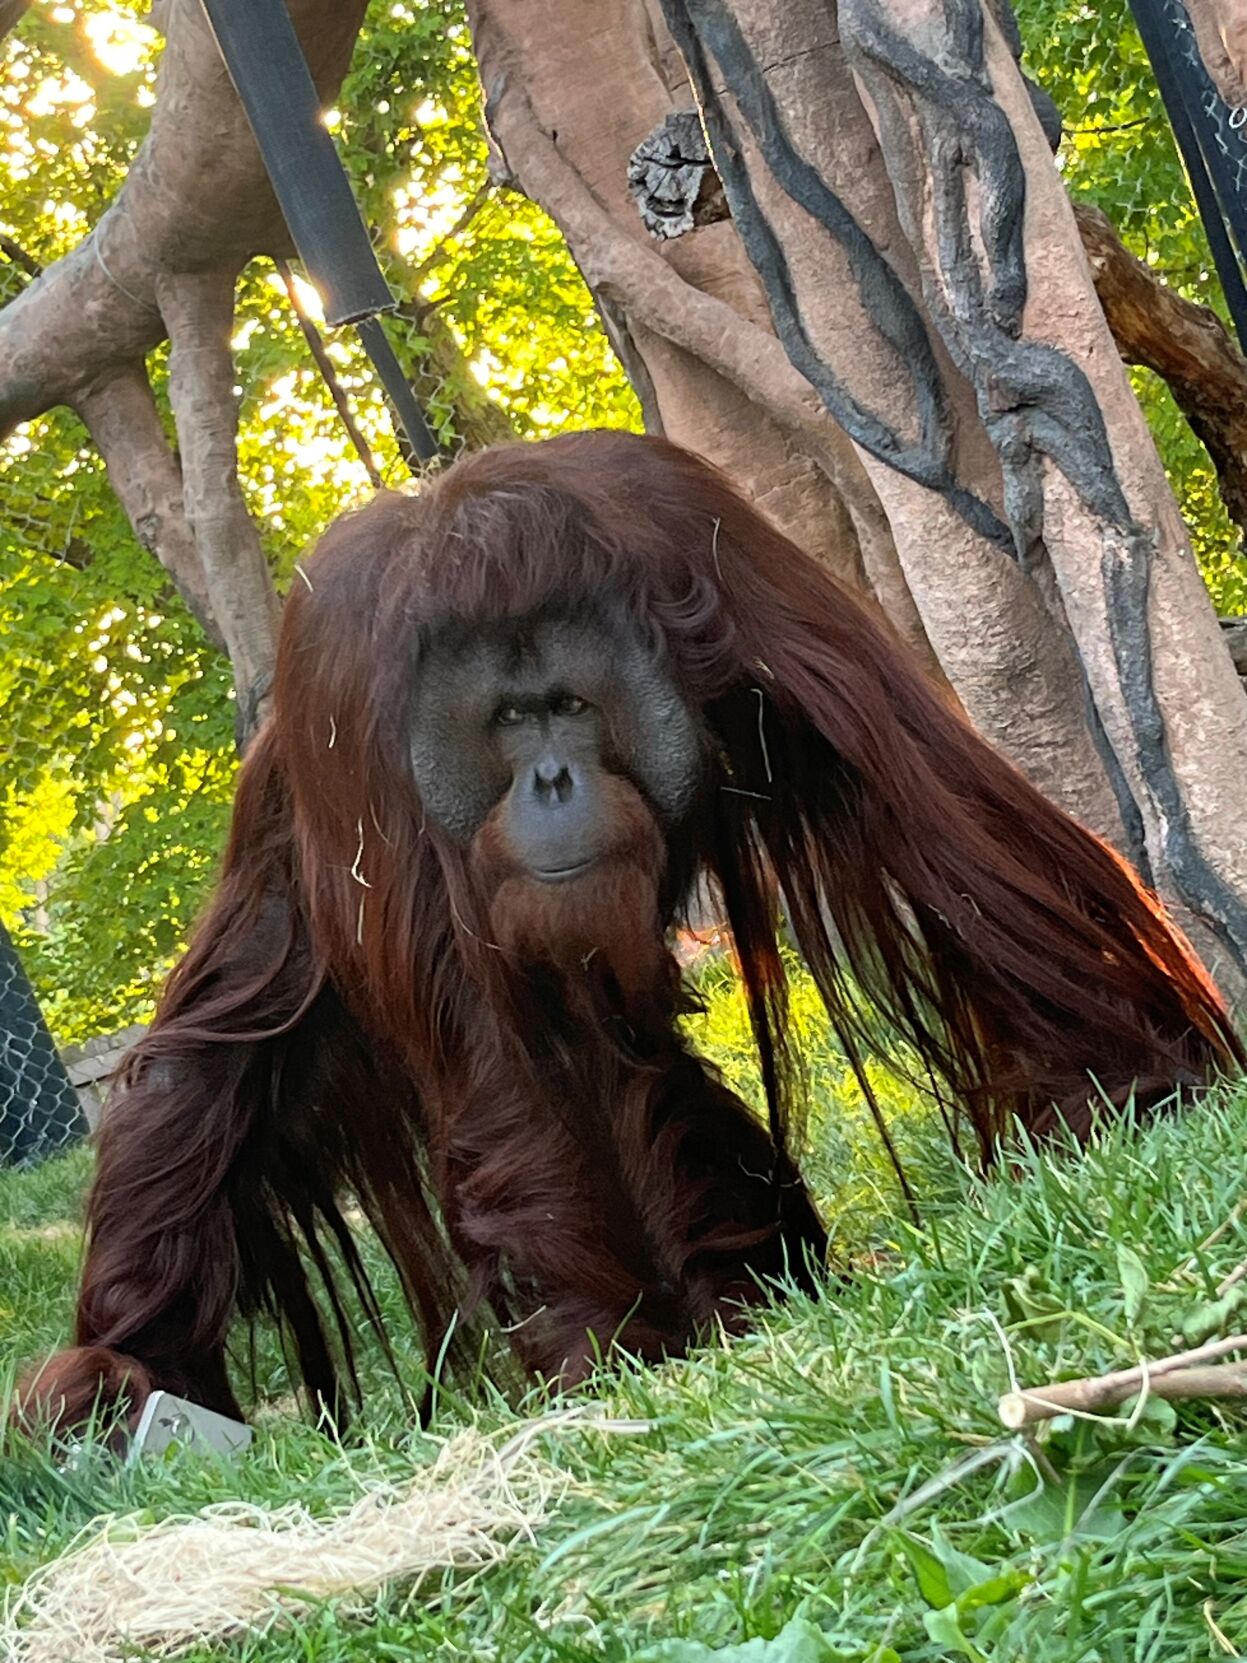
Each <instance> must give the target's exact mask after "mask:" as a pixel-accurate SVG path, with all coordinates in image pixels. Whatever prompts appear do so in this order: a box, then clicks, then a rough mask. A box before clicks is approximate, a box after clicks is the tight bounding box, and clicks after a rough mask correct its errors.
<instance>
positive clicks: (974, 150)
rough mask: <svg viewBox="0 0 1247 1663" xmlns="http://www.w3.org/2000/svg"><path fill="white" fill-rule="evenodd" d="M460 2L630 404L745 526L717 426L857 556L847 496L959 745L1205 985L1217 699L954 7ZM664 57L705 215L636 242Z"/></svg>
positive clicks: (1220, 806) (1084, 334) (1226, 798)
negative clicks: (1184, 927) (774, 438)
mask: <svg viewBox="0 0 1247 1663" xmlns="http://www.w3.org/2000/svg"><path fill="white" fill-rule="evenodd" d="M468 9H469V13H470V16H471V21H472V24H473V30H474V36H475V40H476V45H477V50H478V56H479V60H480V66H481V76H482V81H483V83H484V87H485V94H486V111H487V119H488V121H489V124H490V127H491V130H492V133H493V136H494V139H495V142H496V143H497V145H498V147H499V149H500V151H501V153H502V156H503V158H504V163H505V169H506V172H507V174H508V176H509V177H510V178H511V179H513V180H514V181H515V182H516V183H517V184H518V185H519V186H520V188H522V189H523V190H525V191H526V192H527V193H528V194H529V195H531V196H533V197H535V198H536V199H537V200H538V201H539V202H540V203H541V204H542V205H543V206H544V207H545V208H546V209H547V210H548V211H549V212H550V213H551V214H552V215H553V217H554V218H555V219H556V220H557V221H558V223H559V224H560V226H561V228H562V230H563V231H564V234H565V235H566V236H567V239H568V242H569V244H570V246H571V249H572V252H573V254H574V255H575V256H576V258H577V260H578V261H579V262H580V264H581V266H582V269H583V270H584V271H585V274H586V276H587V278H588V279H589V281H590V283H591V285H592V286H593V287H594V289H595V292H596V293H597V294H598V297H599V300H600V301H601V302H602V304H603V308H604V310H605V311H606V313H607V316H608V318H610V319H611V321H612V325H613V327H614V329H615V331H616V332H617V334H619V335H620V337H621V338H622V339H623V340H624V341H625V353H626V355H627V354H630V355H631V359H632V360H633V361H634V362H637V363H638V366H639V369H640V371H641V372H642V374H641V375H638V376H637V377H636V378H637V379H642V376H643V379H644V381H645V382H647V383H648V392H649V398H648V403H649V407H650V408H651V409H652V410H654V411H655V412H656V416H655V418H654V419H656V420H658V421H661V424H662V426H663V427H664V429H665V430H666V431H668V432H669V433H671V434H672V436H673V437H677V438H681V439H684V440H686V441H687V442H690V443H692V444H694V445H695V446H696V447H697V448H699V449H701V450H702V451H703V452H706V453H708V454H710V455H712V456H716V457H721V459H722V460H724V462H725V463H726V465H727V466H729V467H730V468H731V469H732V471H734V472H735V473H736V474H737V475H738V476H739V477H743V478H744V479H745V480H746V482H749V483H753V484H754V486H755V493H756V494H758V495H759V496H762V497H763V498H764V499H765V497H766V496H767V495H768V494H769V497H770V505H771V507H772V511H773V512H774V511H775V508H776V506H777V505H778V504H779V503H784V504H785V505H787V504H788V503H790V502H791V501H792V497H791V495H789V493H790V491H791V485H790V483H789V482H788V481H786V480H784V479H783V477H782V475H778V476H777V474H776V472H775V462H774V458H773V457H772V456H771V455H770V454H768V453H766V452H765V451H762V450H759V449H758V448H752V447H751V448H749V449H748V451H747V454H745V455H744V456H743V458H742V456H741V444H740V438H739V430H740V425H741V424H742V417H743V416H744V415H745V414H746V413H747V412H748V413H752V414H753V416H754V421H755V423H756V420H757V412H759V411H760V412H763V413H764V415H765V418H766V421H767V424H768V425H767V431H776V430H778V432H779V433H780V434H781V435H782V436H783V440H784V443H785V445H786V447H787V448H788V452H789V454H791V453H792V448H793V447H794V446H799V447H800V451H801V454H802V455H803V457H804V458H805V459H808V462H812V463H813V464H814V467H815V468H816V469H818V470H819V471H820V472H822V474H823V475H824V476H825V477H826V478H827V479H830V480H832V481H833V483H834V484H835V485H836V487H837V488H838V489H839V490H840V493H841V496H842V499H843V500H844V501H845V503H846V504H848V505H849V507H850V513H851V514H852V515H853V519H854V528H855V530H856V531H857V534H858V546H859V549H860V550H861V551H862V552H861V565H862V566H863V567H865V568H866V569H867V570H868V571H869V569H870V563H869V562H868V561H867V559H866V558H865V547H866V544H865V541H864V539H863V527H864V525H865V524H866V523H867V521H866V516H865V515H864V513H863V511H862V505H863V504H865V503H869V505H870V508H871V510H872V512H873V514H874V516H875V520H874V523H873V524H872V525H871V528H870V538H871V546H872V549H873V550H874V551H876V555H875V558H876V560H878V559H879V555H878V551H880V550H886V562H887V570H888V572H889V574H890V585H891V586H890V588H889V589H885V586H884V585H883V584H881V583H879V582H878V581H876V584H875V587H876V592H877V593H879V594H880V595H881V596H884V597H885V604H892V603H893V601H894V598H895V597H896V596H897V595H899V596H900V597H901V604H902V605H903V606H904V607H906V608H907V609H913V610H916V613H917V619H918V623H919V624H920V626H921V630H922V633H923V635H924V636H925V638H926V640H927V641H928V642H929V644H930V647H931V648H932V649H933V650H934V652H935V654H936V656H937V657H938V660H939V663H940V666H941V668H942V670H943V671H944V673H945V674H946V676H947V678H948V680H949V682H950V683H951V685H952V687H953V689H954V691H955V692H956V693H957V695H958V696H959V697H960V698H961V700H962V702H963V704H964V705H965V707H966V709H967V710H968V712H969V713H970V715H971V716H972V717H973V719H974V720H975V721H976V723H977V724H978V725H979V727H980V728H981V729H982V730H983V731H984V732H985V733H986V735H987V736H988V737H989V738H990V739H991V740H993V741H994V742H995V743H997V744H998V745H1000V746H1001V747H1002V748H1003V749H1005V750H1006V751H1007V752H1008V753H1009V754H1010V755H1011V756H1012V757H1013V758H1014V759H1015V760H1016V761H1017V762H1018V763H1019V765H1020V766H1021V767H1023V768H1024V769H1025V770H1026V771H1027V772H1028V773H1029V774H1030V775H1031V777H1032V778H1033V779H1035V781H1036V783H1038V784H1039V785H1040V786H1041V787H1042V788H1043V789H1044V790H1046V791H1047V792H1048V793H1049V794H1050V795H1052V796H1054V797H1055V798H1057V799H1058V800H1059V801H1062V802H1064V803H1065V804H1066V806H1068V807H1070V808H1071V809H1072V810H1073V811H1074V812H1075V813H1076V814H1078V815H1079V816H1080V817H1081V818H1082V819H1083V820H1084V821H1085V822H1086V823H1089V824H1090V825H1092V826H1093V827H1094V828H1095V829H1097V830H1099V831H1101V832H1103V833H1104V834H1106V835H1108V836H1110V837H1111V838H1112V839H1113V840H1114V841H1115V842H1116V843H1117V844H1118V846H1119V847H1121V848H1122V849H1123V850H1124V851H1125V852H1126V853H1127V854H1128V855H1129V856H1130V857H1131V858H1132V859H1133V860H1134V861H1135V862H1136V864H1137V865H1138V866H1139V867H1140V869H1141V870H1142V871H1143V873H1144V875H1145V876H1146V877H1148V878H1149V879H1151V880H1152V881H1154V882H1155V883H1156V884H1157V885H1158V886H1159V887H1160V888H1161V890H1162V892H1163V893H1164V894H1165V895H1166V897H1167V898H1168V899H1169V900H1170V901H1171V902H1172V903H1174V904H1175V905H1176V906H1177V907H1178V908H1179V909H1180V911H1181V914H1182V916H1183V918H1184V921H1185V922H1187V923H1188V925H1189V926H1190V927H1191V928H1192V929H1193V931H1194V932H1195V933H1196V934H1197V936H1198V938H1199V941H1200V944H1201V946H1202V947H1203V948H1204V949H1205V951H1206V952H1207V953H1208V955H1209V956H1210V958H1212V960H1213V961H1214V968H1216V969H1217V970H1218V971H1219V973H1221V975H1222V978H1223V980H1224V982H1225V983H1226V984H1227V985H1229V986H1232V987H1235V988H1237V986H1238V985H1239V978H1240V977H1241V976H1242V974H1243V972H1244V969H1245V968H1247V700H1244V698H1243V694H1242V690H1241V688H1240V685H1239V683H1238V680H1237V677H1236V676H1235V674H1234V669H1233V666H1232V664H1231V662H1230V659H1229V655H1228V653H1227V651H1226V647H1225V644H1224V642H1223V640H1222V638H1221V634H1220V632H1219V630H1218V628H1217V623H1216V619H1215V617H1214V616H1213V612H1212V608H1211V606H1210V604H1209V601H1208V598H1207V595H1206V593H1205V591H1204V589H1203V585H1202V582H1201V580H1200V578H1199V574H1198V571H1197V570H1196V567H1195V565H1194V562H1193V560H1192V558H1191V555H1190V550H1189V546H1188V543H1187V539H1186V535H1185V531H1184V528H1183V527H1182V524H1181V521H1180V518H1179V516H1178V514H1177V510H1176V507H1175V505H1174V502H1173V499H1172V496H1171V495H1170V493H1169V490H1168V487H1167V485H1166V483H1165V480H1164V476H1163V473H1162V471H1161V468H1160V463H1159V461H1158V459H1157V456H1156V452H1155V448H1154V446H1153V445H1152V442H1151V439H1150V436H1149V435H1148V433H1147V431H1146V428H1145V426H1144V424H1143V420H1142V416H1141V415H1140V413H1139V410H1138V406H1137V404H1136V402H1135V400H1134V399H1133V397H1132V395H1131V393H1130V389H1129V384H1128V382H1127V380H1126V378H1125V373H1124V371H1123V369H1122V367H1121V363H1120V360H1119V358H1118V356H1117V353H1116V351H1115V350H1114V349H1113V343H1112V338H1111V336H1110V335H1109V332H1108V329H1107V326H1106V324H1105V321H1104V317H1103V313H1102V312H1101V309H1100V307H1099V305H1098V303H1097V301H1096V296H1095V291H1094V288H1093V286H1092V282H1091V277H1090V273H1089V272H1088V269H1087V263H1086V259H1085V257H1084V255H1083V252H1082V247H1081V244H1080V241H1079V238H1078V233H1077V228H1076V226H1075V224H1074V220H1073V215H1072V211H1071V209H1070V205H1069V202H1068V200H1067V198H1066V196H1065V194H1064V191H1063V189H1062V187H1061V184H1060V181H1059V177H1058V175H1057V173H1056V170H1055V168H1054V166H1053V162H1052V157H1051V153H1050V150H1049V146H1048V143H1047V141H1046V140H1045V138H1044V135H1043V132H1042V130H1041V128H1040V125H1039V121H1038V118H1037V117H1036V114H1035V112H1034V110H1033V108H1032V104H1031V101H1030V99H1029V97H1028V95H1027V91H1026V87H1025V84H1024V82H1023V80H1022V78H1021V76H1020V74H1019V72H1018V69H1017V65H1016V61H1015V57H1014V52H1013V50H1011V47H1010V43H1009V42H1008V41H1007V40H1006V39H1005V38H1004V37H1003V36H1002V34H1001V32H1000V29H999V28H998V27H997V25H996V23H995V22H994V21H993V20H992V18H991V17H985V16H984V13H983V10H982V8H981V6H980V4H979V0H947V3H945V4H940V5H936V4H934V0H930V3H928V0H886V3H880V0H847V3H845V4H843V5H842V6H841V9H840V14H839V18H838V19H837V18H836V16H835V14H834V13H833V12H832V10H831V9H830V8H829V7H828V6H826V5H825V4H824V3H823V0H661V9H662V18H661V19H659V18H658V17H657V16H656V15H655V10H654V9H651V10H648V11H647V9H646V7H645V5H644V4H642V0H633V3H631V4H625V5H621V6H619V7H616V8H612V16H611V21H610V22H609V24H607V25H604V24H603V20H602V11H601V8H600V7H599V6H596V5H594V4H593V3H592V0H551V3H550V4H549V5H547V6H545V7H543V8H542V9H541V15H540V17H539V18H538V17H536V16H535V15H534V13H533V8H531V7H530V6H528V5H526V4H524V0H469V4H468ZM664 25H665V26H664ZM668 31H669V32H668ZM673 41H674V43H675V46H676V47H678V50H679V53H680V62H681V64H682V66H683V70H684V72H685V73H686V74H687V76H688V78H689V80H690V81H691V84H692V89H693V92H694V93H695V96H696V100H697V103H698V105H699V107H700V110H701V114H702V117H703V120H704V124H705V128H706V131H707V134H708V137H709V141H710V148H711V151H712V153H713V156H714V160H715V162H716V164H717V168H718V173H719V175H720V177H721V179H722V182H723V185H724V188H725V192H726V197H727V201H728V204H729V206H730V210H731V215H732V224H731V225H728V224H722V223H720V224H713V225H709V226H706V225H704V224H703V225H701V226H700V227H699V228H695V229H692V230H690V231H688V232H687V234H686V235H684V236H682V237H680V238H679V239H678V241H675V242H668V243H666V244H664V245H663V246H662V247H661V249H659V248H655V246H654V244H653V243H652V242H651V241H650V239H649V234H648V233H647V232H646V230H645V228H644V226H643V224H642V222H641V219H640V217H639V215H638V213H637V210H636V207H635V205H634V204H633V202H632V201H631V200H630V198H629V196H628V194H627V192H626V190H625V181H626V171H627V164H628V158H629V156H630V155H631V154H632V152H633V150H634V149H635V147H636V146H637V145H638V144H639V143H640V141H641V140H643V139H645V138H646V136H647V134H649V133H650V132H651V131H652V129H653V127H654V125H655V123H656V122H657V121H658V120H659V119H661V117H662V116H663V115H664V114H665V113H667V112H668V111H669V110H671V109H673V108H679V107H681V106H682V105H684V104H686V103H687V99H688V96H689V95H688V93H687V92H686V91H685V89H684V86H683V85H682V84H681V81H680V75H679V71H678V69H677V67H676V60H675V58H674V56H673ZM693 223H694V225H697V224H698V222H697V216H696V215H695V214H694V215H693ZM742 256H744V258H743V259H742ZM763 301H764V302H765V306H766V311H765V312H764V311H763V306H762V302H763ZM767 313H769V322H768V317H767ZM773 336H777V337H778V339H777V340H776V339H774V338H772V337H773ZM777 346H781V347H782V351H783V354H784V355H785V356H786V358H787V360H788V366H789V369H790V370H791V371H793V372H795V373H796V377H797V380H796V382H795V383H794V381H793V380H792V376H791V375H788V376H785V375H784V373H783V365H782V363H781V362H779V361H778V360H777V358H776V347H777ZM628 361H629V360H628V357H627V356H625V362H628ZM746 431H748V432H749V433H752V432H753V431H754V428H753V427H748V428H747V429H746ZM832 433H834V435H835V437H834V439H833V438H832V437H829V436H828V435H830V434H832ZM846 439H847V441H848V443H847V445H846V442H845V441H846ZM846 452H847V453H848V454H846ZM807 477H808V476H807ZM766 484H770V485H771V490H770V492H769V493H767V492H765V490H758V486H765V485H766ZM855 507H856V512H855V511H854V509H855ZM880 513H882V516H883V518H884V521H885V525H884V526H882V527H881V526H880V525H879V524H878V516H879V514H880ZM786 519H787V524H788V526H789V528H790V529H792V530H794V532H795V533H796V534H797V535H798V536H800V535H802V531H801V515H800V514H799V513H797V512H795V511H793V510H792V509H791V508H788V509H787V514H786ZM806 540H807V541H810V539H809V538H808V536H807V538H806ZM841 564H842V565H843V562H841ZM905 631H906V633H907V634H909V635H910V637H911V638H913V637H914V636H915V635H916V633H917V630H916V628H915V625H914V621H913V616H912V611H910V615H909V621H908V623H907V624H906V625H905Z"/></svg>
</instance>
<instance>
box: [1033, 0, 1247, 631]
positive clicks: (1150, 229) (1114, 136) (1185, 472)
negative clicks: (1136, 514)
mask: <svg viewBox="0 0 1247 1663" xmlns="http://www.w3.org/2000/svg"><path fill="white" fill-rule="evenodd" d="M1014 11H1015V13H1016V15H1017V20H1018V27H1019V28H1020V30H1021V33H1022V41H1023V45H1024V47H1025V56H1024V59H1023V63H1024V67H1025V68H1026V70H1027V72H1028V73H1029V74H1030V75H1031V76H1032V77H1033V79H1034V80H1036V81H1038V82H1039V84H1040V85H1041V86H1042V87H1043V88H1044V90H1045V91H1046V92H1047V93H1048V95H1049V96H1050V97H1051V98H1052V99H1053V100H1054V102H1055V103H1056V106H1057V108H1058V109H1059V110H1060V112H1061V116H1062V120H1063V122H1064V126H1065V137H1064V139H1063V141H1062V144H1061V150H1060V153H1059V156H1058V165H1059V166H1060V168H1061V170H1062V172H1063V174H1064V176H1065V183H1066V185H1067V186H1068V188H1069V191H1070V194H1071V195H1072V196H1073V197H1074V198H1075V199H1076V200H1078V199H1081V200H1084V201H1088V202H1093V203H1094V204H1095V205H1096V206H1097V207H1098V208H1102V209H1103V210H1104V212H1105V213H1106V214H1107V215H1108V217H1109V218H1110V219H1111V220H1112V222H1113V224H1114V225H1115V226H1116V227H1117V229H1118V231H1119V232H1120V233H1121V237H1122V240H1123V241H1124V242H1125V243H1126V245H1127V247H1128V248H1130V250H1131V251H1132V252H1133V253H1134V254H1136V255H1137V256H1138V257H1139V258H1140V259H1142V260H1146V261H1147V263H1148V265H1150V266H1151V267H1152V268H1153V270H1154V271H1155V272H1156V274H1157V276H1158V277H1161V278H1162V279H1163V280H1164V281H1165V282H1166V283H1167V284H1168V285H1169V286H1170V287H1171V288H1173V289H1175V290H1176V291H1177V292H1178V293H1179V294H1181V295H1184V296H1185V297H1186V298H1187V299H1188V300H1194V301H1198V302H1200V303H1201V304H1203V305H1205V306H1212V307H1214V308H1215V309H1216V310H1217V311H1218V312H1219V313H1220V315H1221V317H1222V318H1223V319H1225V318H1226V317H1227V314H1226V311H1225V304H1224V298H1223V296H1222V294H1221V288H1220V284H1219V283H1218V281H1217V276H1216V268H1215V267H1214V265H1213V263H1212V254H1211V252H1210V250H1209V247H1208V239H1207V237H1206V236H1205V235H1204V228H1203V224H1202V222H1201V220H1200V217H1199V211H1198V209H1197V208H1196V206H1195V199H1194V197H1193V196H1192V194H1191V188H1190V184H1189V183H1188V181H1187V177H1186V173H1185V171H1184V169H1183V166H1182V160H1181V157H1180V156H1179V154H1178V149H1177V145H1176V144H1175V142H1174V137H1173V132H1172V129H1171V128H1170V126H1169V121H1168V117H1167V116H1166V114H1165V107H1164V104H1163V103H1162V101H1161V97H1160V93H1159V91H1158V89H1157V86H1156V80H1155V77H1154V75H1153V74H1152V69H1151V65H1150V64H1149V62H1148V58H1147V54H1146V52H1145V51H1144V49H1143V43H1142V41H1141V40H1140V39H1139V34H1138V31H1137V29H1136V28H1135V25H1134V20H1133V18H1132V17H1131V13H1130V6H1129V3H1128V0H1096V3H1095V4H1086V3H1084V0H1016V4H1015V6H1014ZM1131 380H1132V382H1133V384H1134V389H1135V393H1136V395H1137V396H1138V399H1139V402H1140V404H1141V405H1142V406H1143V412H1144V414H1145V415H1146V417H1147V420H1148V425H1149V426H1150V428H1151V430H1152V434H1153V437H1154V438H1155V440H1156V444H1157V447H1158V449H1159V450H1160V454H1161V458H1162V460H1163V462H1164V464H1165V469H1166V471H1167V473H1168V475H1169V479H1170V482H1171V483H1172V485H1173V488H1174V491H1175V493H1176V494H1177V497H1178V501H1179V503H1180V505H1181V508H1182V512H1183V514H1184V516H1185V518H1186V523H1187V525H1188V527H1189V528H1190V532H1191V540H1192V544H1193V546H1194V550H1195V556H1196V559H1197V560H1198V561H1199V565H1200V569H1201V570H1202V572H1203V574H1204V578H1205V580H1206V581H1207V583H1208V587H1209V589H1210V591H1211V593H1212V597H1213V601H1214V603H1215V605H1216V607H1217V610H1218V611H1219V612H1222V613H1226V614H1231V613H1242V612H1247V556H1245V555H1244V551H1243V547H1242V534H1241V533H1240V532H1239V531H1238V529H1237V528H1236V527H1235V525H1234V524H1233V522H1232V521H1231V519H1230V517H1229V515H1228V514H1227V513H1226V511H1225V506H1224V504H1223V503H1222V501H1221V498H1220V496H1219V494H1218V492H1217V482H1216V475H1215V473H1214V471H1213V468H1212V465H1211V463H1210V462H1209V460H1208V453H1207V451H1206V450H1205V449H1204V447H1203V445H1201V444H1200V442H1199V440H1198V439H1197V438H1196V437H1195V435H1194V434H1193V433H1192V432H1191V430H1190V428H1189V427H1188V426H1187V424H1186V422H1185V420H1184V419H1183V417H1182V415H1181V413H1180V412H1179V410H1178V408H1177V406H1176V405H1175V404H1174V402H1173V398H1172V396H1171V394H1170V392H1169V389H1168V388H1167V387H1166V386H1165V385H1164V383H1163V382H1162V381H1160V379H1159V378H1158V377H1157V376H1155V375H1152V374H1151V373H1150V372H1149V371H1146V370H1135V371H1132V372H1131Z"/></svg>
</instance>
